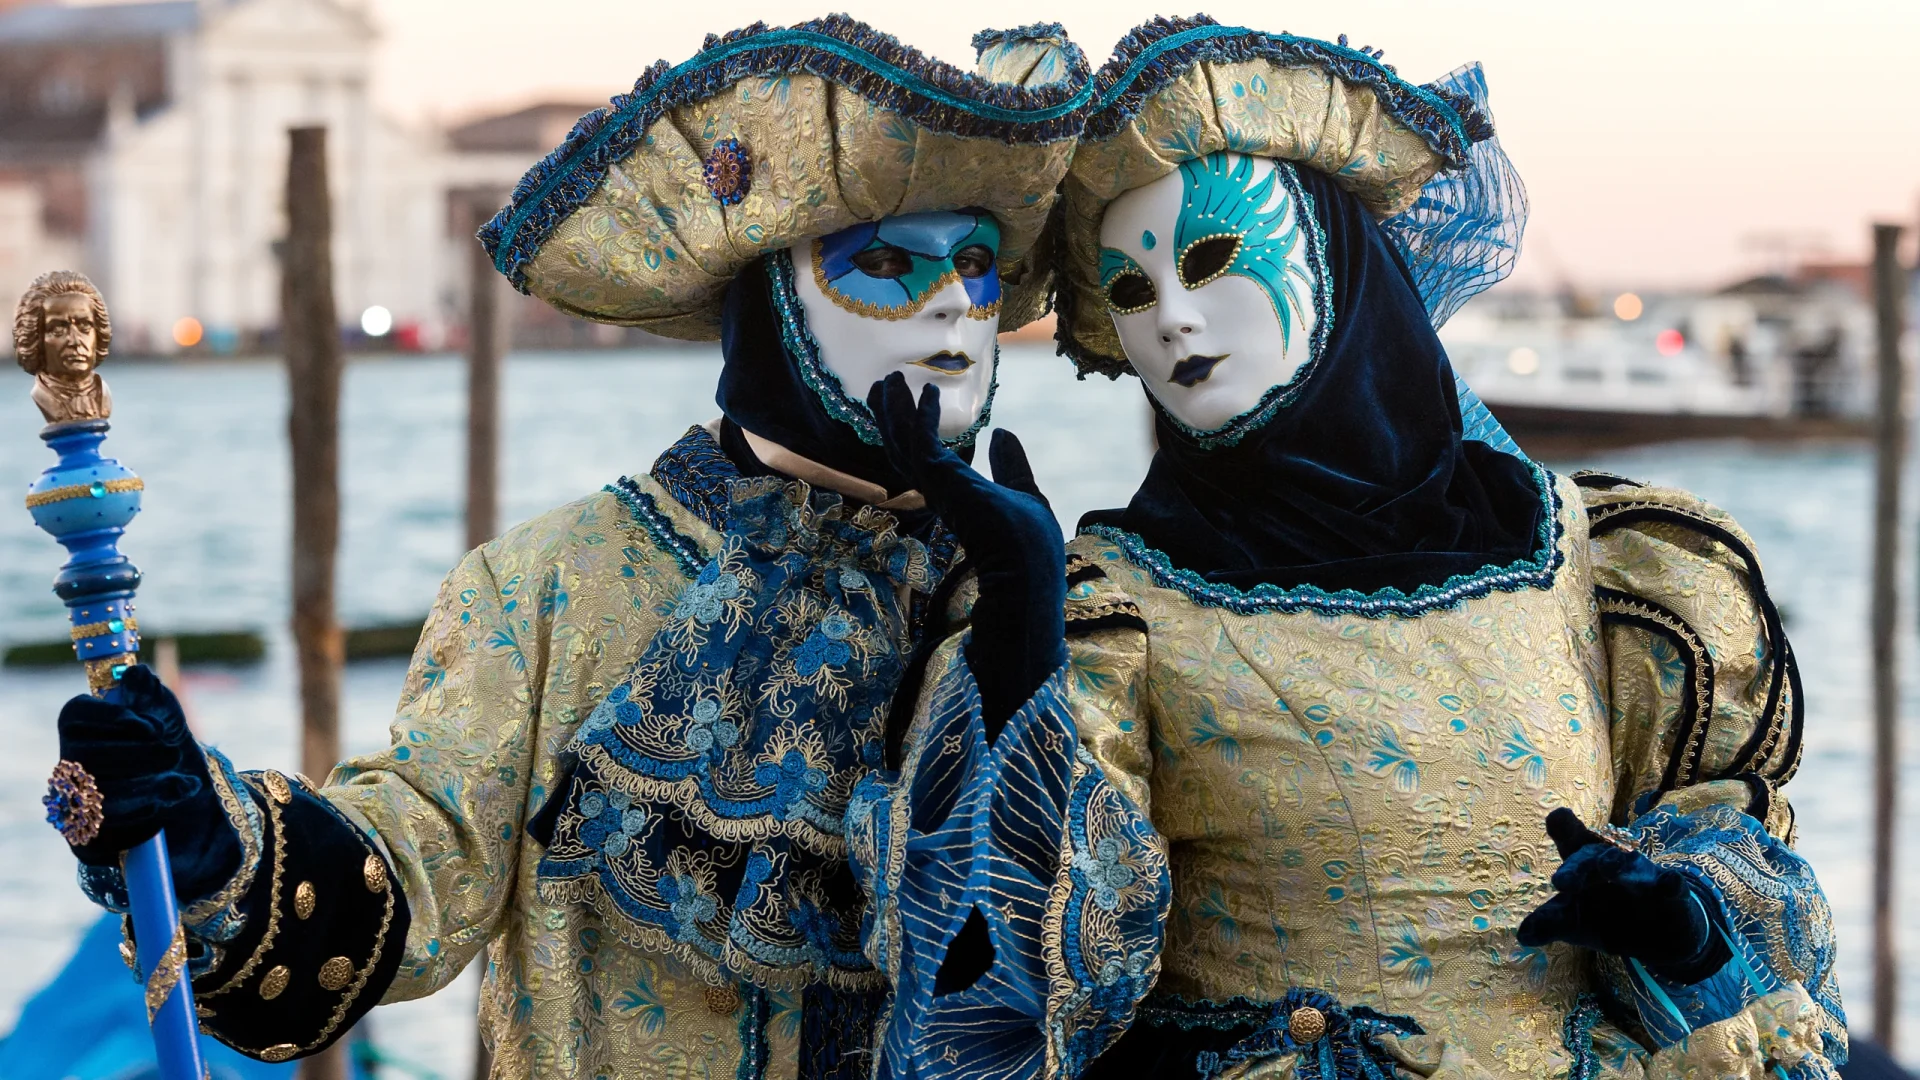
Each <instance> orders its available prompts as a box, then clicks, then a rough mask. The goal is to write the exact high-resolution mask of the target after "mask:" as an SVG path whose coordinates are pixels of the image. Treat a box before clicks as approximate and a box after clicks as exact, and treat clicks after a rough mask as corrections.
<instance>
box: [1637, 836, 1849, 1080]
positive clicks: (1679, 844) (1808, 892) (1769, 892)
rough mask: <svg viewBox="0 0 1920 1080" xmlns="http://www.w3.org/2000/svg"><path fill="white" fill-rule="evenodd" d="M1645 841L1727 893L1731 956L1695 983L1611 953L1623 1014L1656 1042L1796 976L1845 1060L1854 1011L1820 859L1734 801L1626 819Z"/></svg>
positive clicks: (1651, 851)
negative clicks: (1849, 1007) (1849, 1013)
mask: <svg viewBox="0 0 1920 1080" xmlns="http://www.w3.org/2000/svg"><path fill="white" fill-rule="evenodd" d="M1628 831H1629V832H1630V833H1631V834H1632V835H1633V836H1634V837H1635V838H1636V840H1637V841H1638V843H1639V846H1640V850H1641V851H1642V852H1643V853H1645V854H1646V855H1647V856H1648V857H1649V858H1651V859H1652V860H1653V861H1654V862H1656V863H1658V864H1660V865H1661V866H1665V867H1670V868H1672V869H1675V870H1679V871H1680V872H1681V873H1684V874H1686V875H1687V876H1688V877H1689V878H1690V879H1692V880H1693V881H1694V882H1695V883H1696V884H1698V885H1701V886H1704V887H1705V889H1706V890H1707V891H1708V892H1709V893H1710V894H1711V895H1713V896H1715V897H1718V898H1719V900H1720V911H1719V912H1718V913H1717V915H1718V916H1719V922H1720V924H1721V926H1722V927H1723V928H1724V931H1725V936H1726V941H1727V944H1728V946H1729V947H1730V948H1731V950H1732V952H1733V959H1732V960H1731V961H1729V962H1728V963H1727V965H1726V966H1725V967H1724V968H1722V969H1721V970H1720V971H1719V972H1718V973H1716V974H1714V975H1712V976H1710V977H1708V978H1707V979H1704V980H1702V981H1701V982H1698V983H1693V984H1690V985H1689V984H1682V983H1676V982H1672V981H1670V980H1667V979H1663V978H1660V977H1659V976H1657V975H1654V974H1653V973H1651V972H1650V971H1648V970H1647V969H1646V968H1644V967H1643V966H1639V965H1633V964H1631V963H1630V962H1622V961H1620V960H1618V959H1617V958H1614V957H1603V958H1602V961H1603V962H1602V964H1601V969H1602V971H1603V973H1604V974H1605V975H1606V979H1605V981H1604V986H1605V988H1606V989H1607V991H1608V992H1609V993H1610V995H1611V996H1612V998H1613V1002H1614V1005H1615V1007H1616V1008H1617V1009H1619V1010H1620V1011H1621V1012H1622V1014H1623V1015H1626V1016H1632V1017H1635V1018H1637V1019H1638V1020H1639V1021H1640V1024H1641V1026H1642V1028H1643V1029H1644V1030H1645V1031H1646V1033H1647V1036H1648V1038H1649V1039H1651V1040H1652V1042H1653V1045H1654V1048H1655V1049H1664V1048H1665V1047H1667V1046H1670V1045H1672V1044H1674V1043H1677V1042H1679V1041H1681V1040H1682V1039H1685V1038H1686V1037H1687V1036H1688V1035H1689V1034H1691V1033H1692V1032H1693V1031H1696V1030H1698V1029H1700V1028H1702V1027H1705V1026H1707V1025H1708V1024H1712V1023H1717V1022H1719V1021H1721V1020H1725V1019H1727V1018H1728V1017H1731V1016H1734V1015H1736V1014H1738V1013H1739V1012H1740V1011H1741V1010H1743V1009H1745V1008H1746V1007H1747V1005H1749V1004H1750V1003H1752V1002H1753V1001H1754V1000H1756V999H1758V998H1760V997H1763V996H1765V995H1766V994H1770V993H1773V992H1775V991H1777V990H1781V989H1784V988H1785V986H1786V985H1787V984H1788V983H1791V982H1797V983H1800V984H1801V985H1802V986H1803V987H1805V989H1806V991H1807V994H1808V995H1809V996H1810V997H1812V998H1813V1001H1814V1004H1816V1005H1818V1006H1819V1007H1820V1009H1821V1011H1822V1012H1823V1013H1825V1014H1826V1018H1827V1023H1825V1024H1824V1025H1823V1032H1822V1043H1823V1046H1822V1051H1823V1053H1824V1055H1825V1056H1826V1058H1827V1059H1828V1061H1829V1062H1830V1063H1831V1064H1833V1065H1836V1066H1838V1065H1842V1064H1845V1063H1846V1047H1845V1043H1844V1041H1843V1038H1842V1035H1843V1033H1844V1032H1845V1031H1846V1024H1847V1017H1846V1011H1845V1009H1844V1007H1843V1006H1842V1005H1841V1002H1840V991H1839V986H1838V984H1837V983H1836V981H1835V979H1834V961H1835V946H1834V938H1833V914H1832V912H1831V910H1830V909H1829V908H1828V906H1827V898H1826V894H1825V893H1824V892H1823V891H1822V890H1821V888H1820V883H1819V881H1818V880H1816V879H1815V878H1814V874H1813V867H1812V866H1810V865H1808V863H1807V861H1806V860H1805V859H1803V858H1801V857H1800V856H1799V855H1798V854H1797V853H1795V852H1794V850H1793V849H1792V848H1790V847H1788V846H1787V845H1786V844H1784V843H1782V842H1781V841H1780V840H1779V839H1777V838H1775V837H1774V836H1772V835H1770V834H1769V833H1768V832H1767V831H1766V829H1765V828H1764V827H1762V826H1761V824H1760V823H1759V822H1758V821H1755V820H1754V819H1753V818H1751V817H1748V816H1747V815H1746V814H1743V813H1741V812H1739V811H1738V810H1735V809H1733V808H1732V807H1729V806H1713V807H1708V808H1706V809H1703V810H1696V811H1694V812H1692V813H1681V812H1680V811H1678V810H1676V809H1674V808H1673V807H1668V806H1663V807H1658V808H1656V809H1655V810H1653V811H1652V812H1651V813H1649V814H1647V815H1645V816H1643V817H1641V818H1639V819H1638V820H1636V821H1634V822H1633V823H1632V824H1631V825H1629V826H1628Z"/></svg>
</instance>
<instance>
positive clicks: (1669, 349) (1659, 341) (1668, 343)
mask: <svg viewBox="0 0 1920 1080" xmlns="http://www.w3.org/2000/svg"><path fill="white" fill-rule="evenodd" d="M1653 347H1654V348H1656V349H1658V350H1660V355H1661V356H1679V355H1680V350H1681V349H1684V348H1686V347H1687V336H1686V335H1685V334H1682V333H1681V332H1680V331H1678V330H1662V331H1660V336H1659V337H1656V338H1654V339H1653Z"/></svg>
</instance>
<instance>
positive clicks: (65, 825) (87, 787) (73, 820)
mask: <svg viewBox="0 0 1920 1080" xmlns="http://www.w3.org/2000/svg"><path fill="white" fill-rule="evenodd" d="M40 805H42V806H44V807H46V808H47V824H49V825H51V826H53V827H54V828H56V829H59V830H60V835H61V836H64V837H66V838H67V843H68V844H70V845H72V846H73V847H79V846H80V845H82V844H88V843H92V842H93V838H94V837H96V836H98V835H100V822H101V821H102V820H103V819H104V817H105V815H104V814H103V813H102V810H101V808H102V806H103V802H102V800H101V798H100V787H99V785H97V784H95V783H94V782H93V777H91V776H89V775H87V770H85V769H83V768H81V767H80V763H79V762H77V761H62V762H60V764H58V765H55V766H54V767H53V775H52V776H51V777H49V778H48V779H47V793H46V795H45V796H44V797H43V798H41V800H40Z"/></svg>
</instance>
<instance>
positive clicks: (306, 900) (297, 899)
mask: <svg viewBox="0 0 1920 1080" xmlns="http://www.w3.org/2000/svg"><path fill="white" fill-rule="evenodd" d="M314 901H315V896H314V891H313V882H311V881H303V882H301V883H300V884H299V885H298V886H297V887H295V888H294V890H293V914H294V916H295V917H296V918H301V919H304V918H306V917H307V916H309V915H312V914H313V905H314Z"/></svg>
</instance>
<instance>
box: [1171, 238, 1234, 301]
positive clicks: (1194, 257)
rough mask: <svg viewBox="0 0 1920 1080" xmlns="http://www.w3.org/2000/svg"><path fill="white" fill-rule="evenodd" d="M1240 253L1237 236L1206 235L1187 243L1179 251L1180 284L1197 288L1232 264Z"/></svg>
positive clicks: (1224, 271) (1225, 270) (1222, 272)
mask: <svg viewBox="0 0 1920 1080" xmlns="http://www.w3.org/2000/svg"><path fill="white" fill-rule="evenodd" d="M1239 254H1240V238H1239V237H1238V236H1231V235H1228V236H1206V237H1202V238H1200V239H1198V240H1195V241H1194V242H1193V243H1191V244H1188V245H1187V250H1185V251H1183V252H1181V253H1180V284H1182V285H1185V286H1186V287H1187V288H1189V289H1197V288H1199V287H1200V286H1202V285H1205V284H1206V283H1207V282H1209V281H1212V280H1213V279H1214V278H1217V277H1219V276H1220V275H1221V274H1224V273H1226V272H1227V267H1229V266H1232V265H1233V260H1234V258H1235V256H1237V255H1239Z"/></svg>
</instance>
